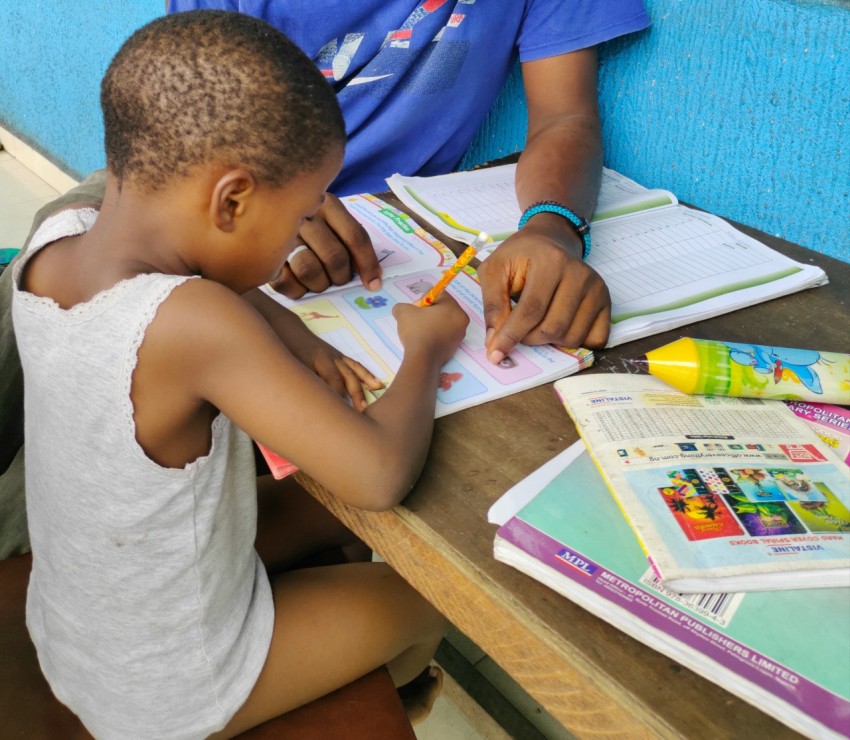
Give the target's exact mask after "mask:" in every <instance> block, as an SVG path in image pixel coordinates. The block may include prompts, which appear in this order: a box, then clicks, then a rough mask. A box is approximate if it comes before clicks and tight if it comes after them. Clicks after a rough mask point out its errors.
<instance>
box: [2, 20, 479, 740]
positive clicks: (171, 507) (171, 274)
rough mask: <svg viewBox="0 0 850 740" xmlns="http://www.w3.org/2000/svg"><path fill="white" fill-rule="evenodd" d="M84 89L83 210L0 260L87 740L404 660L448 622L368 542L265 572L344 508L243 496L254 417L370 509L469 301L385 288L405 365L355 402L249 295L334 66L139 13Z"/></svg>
mask: <svg viewBox="0 0 850 740" xmlns="http://www.w3.org/2000/svg"><path fill="white" fill-rule="evenodd" d="M101 102H102V106H103V110H104V121H105V132H106V158H107V168H108V183H107V192H106V198H105V200H104V203H103V207H102V210H101V211H100V213H99V214H97V213H96V212H94V211H91V210H72V211H64V212H61V213H59V214H57V215H56V216H55V217H53V218H51V219H50V220H48V221H47V222H45V224H44V225H43V226H42V228H41V229H40V231H39V233H38V234H37V235H36V237H35V238H34V240H33V242H32V247H31V249H30V250H29V252H28V255H27V258H26V259H25V260H21V261H20V262H19V264H18V265H17V267H16V272H15V273H14V279H15V286H16V288H15V295H14V301H13V312H14V313H13V315H14V321H15V330H16V335H17V339H18V342H19V346H20V352H21V357H22V362H23V367H24V374H25V383H26V400H25V412H26V417H25V418H26V437H27V440H28V444H27V460H26V470H27V506H28V515H29V526H30V534H31V538H32V549H33V569H32V575H31V579H30V586H29V592H28V597H27V624H28V627H29V630H30V633H31V635H32V639H33V642H34V643H35V645H36V648H37V650H38V657H39V661H40V664H41V667H42V670H43V672H44V675H45V676H46V677H47V680H48V681H49V682H50V685H51V687H52V689H53V691H54V692H55V694H56V696H57V697H58V698H59V699H60V700H61V701H63V702H64V703H66V704H67V705H68V706H69V707H70V708H71V709H72V710H73V711H74V712H76V713H77V714H78V715H79V716H80V718H81V719H82V721H83V722H84V724H85V725H86V727H87V728H88V729H89V730H90V731H91V732H92V733H93V734H94V735H96V736H97V737H103V738H109V737H120V738H128V737H144V738H155V737H175V738H176V737H180V738H188V737H193V738H194V737H205V736H207V735H209V734H211V733H215V732H219V731H220V732H221V735H222V736H230V735H233V734H236V733H238V732H241V731H243V730H245V729H247V728H249V727H252V726H254V725H257V724H259V723H261V722H263V721H265V720H267V719H269V718H271V717H274V716H276V715H278V714H280V713H282V712H284V711H287V710H289V709H292V708H294V707H296V706H298V705H301V704H304V703H306V702H308V701H310V700H312V699H314V698H317V697H319V696H321V695H324V694H326V693H328V692H330V691H331V690H333V689H335V688H337V687H339V686H342V685H344V684H346V683H348V682H350V681H352V680H354V679H355V678H357V677H359V676H361V675H363V674H365V673H367V672H368V671H370V670H372V669H374V668H375V667H378V666H380V665H383V664H386V665H387V666H388V668H389V671H390V673H391V675H392V677H393V679H394V681H395V682H396V685H399V686H402V685H404V684H406V683H408V682H410V681H411V680H412V679H414V678H415V677H416V676H418V675H420V674H421V673H422V672H423V669H425V668H426V666H427V665H428V662H429V660H430V658H431V657H432V655H433V653H434V650H435V648H436V646H437V643H438V642H439V640H440V638H441V635H442V633H443V630H444V628H445V623H444V620H443V619H442V617H441V616H440V615H439V614H438V613H437V612H436V611H434V610H433V609H432V608H431V607H430V606H429V605H428V604H427V602H426V601H425V600H424V599H422V598H421V597H420V596H419V595H418V594H416V592H415V591H414V590H413V589H411V588H410V587H409V586H408V585H407V584H406V583H405V582H404V581H403V580H402V579H400V578H399V577H398V576H397V575H396V574H395V573H394V572H393V571H392V570H391V569H389V568H388V567H387V566H386V565H384V564H380V563H363V562H360V563H348V564H345V565H337V566H326V567H315V568H306V569H300V570H290V571H284V572H282V573H281V574H280V575H276V576H274V577H272V579H271V581H270V579H269V576H268V575H267V571H272V569H273V568H277V567H279V566H281V565H283V566H287V565H291V564H292V563H294V562H297V561H298V560H299V559H301V558H303V557H304V556H307V555H310V554H312V553H314V552H316V551H319V550H321V549H322V548H324V547H326V546H340V545H345V544H346V542H347V540H346V531H344V530H343V529H342V527H341V525H339V524H337V523H336V522H335V520H333V518H332V517H330V516H329V515H327V514H326V513H325V511H324V509H322V507H320V506H319V505H318V504H316V503H314V502H313V501H312V499H310V497H309V496H307V494H306V493H305V492H304V491H303V490H301V489H300V488H298V487H297V486H295V484H293V483H287V482H284V485H285V490H281V489H279V488H278V489H277V490H272V489H271V486H270V484H269V482H268V481H266V482H264V483H263V484H261V487H260V488H261V490H260V494H259V495H260V502H261V504H260V516H259V518H258V503H257V502H258V491H257V482H256V478H255V469H254V461H253V454H252V447H251V442H250V438H254V439H256V440H258V441H260V442H262V443H264V444H265V445H267V446H269V447H270V448H272V449H274V450H276V451H279V452H280V453H281V454H284V455H285V456H286V457H287V458H289V459H290V460H292V461H293V462H294V463H295V464H297V465H298V466H299V467H300V468H301V469H302V470H304V471H305V472H306V473H307V474H309V475H310V476H312V477H313V478H314V479H315V480H317V481H318V482H320V483H321V484H322V485H324V486H326V487H327V488H328V489H330V490H332V491H333V492H334V493H335V495H337V496H338V497H339V498H340V499H341V500H342V501H344V502H346V503H348V504H351V505H353V506H357V507H362V508H366V509H374V510H381V509H387V508H389V507H391V506H393V505H394V504H396V503H398V502H399V501H400V500H401V499H402V498H403V497H404V496H405V495H406V493H407V492H408V491H409V490H410V488H411V486H412V485H413V483H414V482H415V480H416V478H417V476H418V474H419V472H420V470H421V467H422V465H423V463H424V460H425V457H426V454H427V451H428V445H429V442H430V437H431V432H432V427H433V410H434V403H435V396H436V387H437V380H438V375H439V370H440V367H441V366H442V365H443V364H444V363H445V362H446V361H447V360H448V358H449V357H450V356H451V355H452V353H453V351H454V350H455V348H456V347H457V345H458V344H459V342H460V340H461V339H462V337H463V335H464V332H465V328H466V324H467V317H466V315H465V314H464V313H463V311H462V310H461V309H460V308H459V307H458V305H457V304H456V303H455V302H454V301H452V300H451V299H450V298H449V297H444V298H442V299H441V300H440V301H438V302H437V303H436V304H435V305H434V306H432V307H430V308H427V309H420V308H416V307H414V306H412V305H400V306H397V307H396V309H395V317H396V319H397V321H398V333H399V337H400V340H401V342H402V344H403V346H404V361H403V363H402V365H401V369H400V370H399V372H398V375H397V376H396V378H395V380H394V382H393V384H392V386H391V387H390V388H389V389H388V390H387V391H386V393H384V394H383V397H382V398H381V399H380V400H379V401H378V402H376V403H375V404H373V405H372V406H370V407H368V408H365V403H364V401H363V394H362V390H361V387H360V384H361V381H362V382H365V383H367V384H374V382H375V381H374V378H372V376H371V375H370V374H369V373H368V372H366V371H365V369H364V368H362V367H361V366H358V365H357V364H356V363H353V362H352V361H350V360H348V359H347V358H343V357H341V356H340V355H339V354H338V353H335V352H333V351H332V350H330V349H329V348H328V347H327V346H326V345H324V344H323V343H321V342H319V340H316V339H314V338H312V335H310V334H309V332H308V331H307V330H306V329H304V328H303V326H302V325H301V324H300V322H299V321H298V320H297V318H296V317H294V316H293V315H292V314H290V313H288V312H286V311H285V310H284V309H282V308H281V307H280V306H278V304H277V303H275V302H274V301H272V300H271V299H268V298H267V297H265V296H263V295H262V294H260V293H259V292H258V291H256V290H255V289H256V288H257V287H258V286H260V285H262V284H264V283H265V282H267V281H269V280H272V279H273V278H275V277H276V276H277V275H278V273H279V272H280V270H281V269H282V266H283V264H284V261H285V259H286V257H287V255H288V253H289V252H290V251H291V250H292V249H293V247H294V246H295V245H294V239H295V235H296V234H297V232H298V228H299V225H300V224H301V222H302V221H303V219H305V218H310V216H311V215H312V214H313V213H315V212H316V210H317V209H318V208H319V206H320V204H321V202H322V198H323V196H324V193H325V189H326V188H327V186H328V184H329V183H330V182H331V180H333V178H334V177H335V175H336V174H337V172H338V171H339V169H340V166H341V163H342V156H343V147H344V137H345V132H344V127H343V122H342V117H341V115H340V112H339V108H338V106H337V104H336V100H335V98H334V95H333V92H332V90H331V88H330V86H329V85H328V84H327V83H326V82H325V80H324V79H323V77H322V75H321V74H320V73H319V72H318V71H317V70H316V68H315V67H314V66H313V64H312V63H311V62H310V60H309V59H308V58H307V57H305V56H304V55H303V54H302V53H301V52H300V51H299V50H298V49H297V47H295V46H294V45H293V44H292V43H291V42H289V41H288V40H287V39H286V38H285V37H284V36H283V35H282V34H280V33H279V32H278V31H276V30H274V29H272V28H271V27H270V26H268V25H266V24H265V23H264V22H262V21H259V20H256V19H253V18H250V17H247V16H244V15H240V14H238V13H229V12H218V11H198V12H192V13H185V14H179V15H172V16H167V17H165V18H160V19H158V20H156V21H154V22H152V23H151V24H149V25H147V26H145V27H144V28H142V29H140V30H139V31H137V32H136V33H135V34H134V35H133V36H132V37H131V38H130V39H129V40H128V41H127V42H126V43H125V44H124V46H123V47H122V48H121V50H120V51H119V52H118V54H117V55H116V57H115V59H114V60H113V61H112V63H111V65H110V67H109V69H108V71H107V73H106V76H105V78H104V80H103V84H102V88H101ZM317 375H319V376H320V377H317ZM323 380H324V381H326V382H323ZM340 395H350V396H351V399H352V400H353V402H354V405H355V406H356V407H357V408H356V409H355V408H352V407H351V405H350V404H348V403H346V402H345V401H344V400H343V399H341V398H340ZM361 412H362V413H361ZM266 504H268V513H269V514H270V516H268V517H266V516H265V513H266V512H265V511H264V507H265V505H266ZM272 514H274V515H273V516H272ZM348 534H349V535H350V533H348ZM349 539H350V538H349ZM255 548H256V549H255Z"/></svg>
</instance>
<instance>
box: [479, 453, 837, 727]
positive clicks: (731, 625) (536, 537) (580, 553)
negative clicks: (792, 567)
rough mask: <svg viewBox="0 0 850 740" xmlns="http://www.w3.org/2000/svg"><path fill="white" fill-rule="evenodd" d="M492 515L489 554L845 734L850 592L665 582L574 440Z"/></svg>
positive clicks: (740, 686) (716, 674)
mask: <svg viewBox="0 0 850 740" xmlns="http://www.w3.org/2000/svg"><path fill="white" fill-rule="evenodd" d="M490 521H491V522H494V523H497V524H500V525H501V526H500V528H499V529H498V531H497V533H496V537H495V543H494V554H495V557H496V559H497V560H500V561H502V562H504V563H507V564H509V565H511V566H513V567H515V568H517V569H518V570H520V571H522V572H523V573H526V574H527V575H529V576H531V577H532V578H534V579H536V580H538V581H540V582H541V583H544V584H546V585H547V586H549V587H550V588H552V589H554V590H555V591H557V592H558V593H560V594H561V595H563V596H565V597H567V598H568V599H570V600H571V601H574V602H575V603H576V604H578V605H579V606H581V607H583V608H584V609H586V610H588V611H589V612H591V613H592V614H594V615H596V616H597V617H599V618H600V619H603V620H605V621H606V622H609V623H610V624H612V625H614V626H615V627H617V628H618V629H620V630H622V631H623V632H625V633H626V634H628V635H630V636H631V637H633V638H635V639H636V640H639V641H640V642H642V643H644V644H646V645H648V646H649V647H651V648H653V649H655V650H657V651H659V652H661V653H663V654H664V655H666V656H668V657H669V658H671V659H673V660H676V661H677V662H679V663H681V664H682V665H684V666H686V667H687V668H689V669H691V670H692V671H694V672H695V673H697V674H699V675H701V676H703V677H704V678H706V679H707V680H709V681H713V682H714V683H716V684H719V685H720V686H722V687H723V688H725V689H726V690H728V691H730V692H732V693H733V694H735V695H736V696H739V697H741V698H742V699H744V700H745V701H747V702H749V703H750V704H752V705H754V706H755V707H757V708H758V709H760V710H761V711H763V712H765V713H768V714H770V715H771V716H773V717H775V718H776V719H777V720H779V721H781V722H783V723H785V724H786V725H788V726H789V727H791V728H793V729H794V730H796V731H798V732H800V733H803V734H804V735H806V736H808V737H812V738H837V737H846V733H847V732H848V729H850V629H848V627H847V625H848V624H850V589H839V588H830V589H814V590H805V591H801V590H786V591H764V592H753V593H706V594H680V593H676V592H673V591H670V590H668V589H666V588H665V587H664V586H663V585H661V583H659V581H658V579H657V577H656V576H655V574H654V573H653V572H652V570H651V569H650V568H649V567H648V564H647V561H646V558H645V556H644V555H643V552H642V550H641V547H640V544H639V543H638V541H637V539H636V537H635V535H634V532H633V531H632V529H631V528H630V526H629V524H628V522H627V521H626V519H625V518H624V516H623V514H622V512H621V511H620V509H619V508H618V507H617V504H616V502H615V501H614V499H613V498H612V497H611V495H610V494H609V492H608V489H607V487H606V485H605V482H604V481H603V480H602V478H601V476H600V475H599V472H598V470H597V469H596V467H595V464H594V463H593V461H592V459H591V457H590V455H588V454H587V452H586V451H585V450H584V446H583V444H582V443H581V442H578V443H577V444H576V445H573V447H572V448H570V449H568V450H566V451H565V452H564V453H562V454H561V455H559V456H558V457H556V458H555V459H554V460H552V461H551V462H550V463H548V464H547V465H546V466H544V467H543V468H541V469H540V470H539V471H537V472H536V473H534V474H532V475H531V476H529V477H528V478H527V479H526V480H524V481H522V482H520V483H519V484H517V486H515V487H514V488H513V489H511V491H509V492H508V493H507V494H506V495H505V496H504V497H503V498H502V499H500V500H499V501H498V502H497V503H496V504H495V505H494V506H493V508H492V509H491V511H490ZM682 700H683V701H686V700H687V698H686V697H682Z"/></svg>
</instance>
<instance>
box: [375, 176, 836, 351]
mask: <svg viewBox="0 0 850 740" xmlns="http://www.w3.org/2000/svg"><path fill="white" fill-rule="evenodd" d="M515 170H516V165H513V164H511V165H502V166H500V167H491V168H483V169H480V170H473V171H470V172H456V173H453V174H450V175H440V176H437V177H403V176H401V175H393V176H392V177H391V178H389V179H388V180H387V183H388V184H389V186H390V187H391V188H392V191H393V193H395V195H396V196H397V197H398V198H399V200H401V201H402V203H404V204H405V205H406V206H407V207H408V208H410V209H411V211H412V212H413V213H415V214H416V215H417V216H418V217H420V218H421V219H423V220H424V221H426V222H427V223H429V224H431V225H432V226H433V227H434V228H436V229H438V230H440V231H441V232H443V233H444V234H446V235H448V236H451V237H453V238H455V239H458V240H459V241H463V242H467V243H469V242H471V241H472V239H473V238H474V236H475V235H476V234H477V233H478V232H479V231H486V232H487V233H489V234H490V235H491V236H493V238H494V240H496V242H497V243H498V242H501V241H503V240H504V239H507V237H509V236H510V235H511V234H513V233H514V232H515V231H516V225H517V223H518V221H519V219H520V216H521V213H520V209H519V206H518V205H517V200H516V193H515V190H514V172H515ZM591 223H592V228H591V237H592V241H593V248H592V250H591V254H590V257H589V259H588V263H589V264H590V265H592V266H593V268H594V269H595V270H596V271H597V272H598V273H599V274H600V275H601V276H602V277H603V278H604V280H605V282H606V284H607V285H608V290H609V292H610V294H611V303H612V312H611V324H612V326H611V334H610V338H609V340H608V346H609V347H614V346H616V345H618V344H622V343H623V342H627V341H630V340H632V339H638V338H640V337H644V336H648V335H650V334H656V333H658V332H662V331H667V330H668V329H674V328H676V327H678V326H684V325H685V324H689V323H692V322H694V321H699V320H702V319H707V318H710V317H712V316H717V315H718V314H722V313H727V312H729V311H734V310H736V309H739V308H743V307H745V306H750V305H753V304H755V303H760V302H762V301H766V300H769V299H771V298H776V297H778V296H781V295H786V294H788V293H794V292H796V291H798V290H803V289H805V288H811V287H813V286H816V285H823V284H824V283H826V282H827V277H826V274H825V273H824V272H823V270H821V269H820V268H819V267H815V266H814V265H806V264H802V263H799V262H795V261H794V260H792V259H789V258H788V257H785V256H784V255H782V254H780V253H779V252H777V251H775V250H773V249H770V248H769V247H767V246H765V245H764V244H762V243H761V242H758V241H756V240H755V239H752V238H751V237H749V236H747V235H746V234H744V233H742V232H741V231H739V230H737V229H735V228H734V227H732V226H731V225H729V224H728V223H727V222H726V221H724V220H723V219H720V218H718V217H716V216H713V215H711V214H708V213H703V212H701V211H697V210H694V209H692V208H687V207H685V206H681V205H679V202H678V200H677V199H676V196H675V195H673V193H671V192H668V191H666V190H650V189H647V188H645V187H643V186H642V185H639V184H638V183H636V182H634V181H633V180H630V179H628V178H627V177H624V176H623V175H621V174H619V173H617V172H615V171H613V170H610V169H604V170H603V173H602V187H601V189H600V191H599V198H598V201H597V206H596V211H595V213H594V214H593V218H592V221H591Z"/></svg>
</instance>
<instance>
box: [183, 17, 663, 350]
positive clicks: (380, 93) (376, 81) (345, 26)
mask: <svg viewBox="0 0 850 740" xmlns="http://www.w3.org/2000/svg"><path fill="white" fill-rule="evenodd" d="M195 8H217V9H224V10H234V11H240V12H243V13H247V14H249V15H254V16H257V17H260V18H262V19H263V20H265V21H267V22H268V23H270V24H271V25H273V26H275V27H276V28H278V29H280V30H281V31H283V32H284V33H285V34H286V35H287V36H289V38H291V39H292V40H293V41H294V42H295V43H296V44H298V46H300V47H301V49H302V51H304V52H305V53H306V54H307V56H309V57H310V58H311V59H313V61H314V62H315V63H316V64H317V65H318V67H319V68H320V69H321V71H322V73H323V74H324V75H325V77H326V79H327V80H328V81H329V82H330V83H331V84H332V85H333V87H334V89H335V90H336V92H337V97H338V99H339V102H340V105H341V106H342V109H343V115H344V116H345V120H346V127H347V134H348V144H347V148H346V158H345V164H344V168H343V171H342V173H341V174H340V176H339V177H338V178H337V179H336V181H335V182H334V183H333V184H332V186H331V192H334V193H336V194H337V195H347V194H350V193H357V192H379V191H381V190H385V189H386V183H385V181H384V180H385V178H386V177H389V176H390V175H392V174H393V173H395V172H400V173H402V174H405V175H435V174H443V173H445V172H450V171H452V170H453V169H454V168H455V167H456V166H457V164H458V163H459V162H460V160H461V158H462V157H463V154H464V152H465V151H466V149H467V147H468V146H469V143H470V142H471V140H472V138H473V136H474V135H475V133H476V131H477V130H478V128H479V126H480V125H481V123H482V121H483V120H484V118H485V117H486V115H487V113H488V111H489V110H490V108H491V107H492V104H493V102H494V101H495V99H496V97H497V96H498V94H499V92H500V91H501V89H502V87H503V85H504V82H505V80H506V79H507V77H508V75H509V74H510V72H511V70H512V68H513V66H514V64H515V61H516V59H517V56H518V57H519V60H520V62H521V64H522V76H523V83H524V86H525V93H526V99H527V103H528V119H529V122H528V137H527V143H526V146H525V149H524V150H523V152H522V155H521V156H520V159H519V164H518V166H517V176H516V191H517V198H518V200H519V205H520V207H521V208H522V209H523V211H525V210H526V209H528V208H529V207H530V206H532V205H534V204H536V203H540V202H547V203H555V204H560V206H563V207H564V208H566V209H568V210H569V211H571V212H572V213H574V214H575V215H577V216H578V217H580V218H581V219H588V220H589V218H590V216H591V214H592V212H593V209H594V206H595V203H596V196H597V194H598V191H599V178H600V172H601V166H602V144H601V133H600V128H601V127H600V121H599V113H598V106H597V87H596V77H597V55H596V50H595V45H597V44H599V43H601V42H603V41H607V40H609V39H611V38H614V37H616V36H620V35H622V34H624V33H628V32H631V31H635V30H638V29H641V28H644V27H645V26H646V25H647V24H648V19H647V16H646V13H645V11H644V8H643V4H642V2H641V0H607V1H606V2H600V0H577V1H575V2H570V3H564V2H561V1H560V0H525V2H520V1H519V0H487V1H484V0H478V1H477V2H476V0H389V2H388V1H387V0H361V1H360V2H356V3H352V2H348V1H347V0H319V2H316V0H296V1H295V2H293V1H292V0H285V1H284V0H267V1H266V2H256V1H254V0H171V2H170V3H169V8H168V10H169V12H180V11H183V10H190V9H195ZM559 210H560V209H558V208H550V207H548V206H547V207H544V209H543V210H542V211H541V212H540V213H538V214H537V215H535V216H533V217H532V218H530V219H529V220H528V222H527V223H526V225H525V226H524V228H522V229H521V230H520V231H518V232H517V233H516V234H515V235H514V236H512V237H511V238H509V239H507V240H506V241H505V242H504V243H503V244H502V245H501V246H500V247H499V248H498V249H497V250H496V252H495V253H494V254H493V255H492V256H491V257H489V258H488V259H487V261H486V262H484V263H483V265H482V269H481V270H480V276H481V286H482V292H483V298H484V315H485V323H486V326H487V330H488V332H487V350H488V356H489V358H490V360H491V361H492V362H499V361H500V360H501V359H502V358H503V357H504V356H505V355H507V354H508V353H510V351H511V350H512V349H513V347H514V345H515V344H516V343H517V342H520V341H522V342H525V343H528V344H543V343H549V342H555V343H558V344H564V345H568V346H578V345H580V344H583V345H586V346H589V347H602V346H604V344H605V342H606V340H607V338H608V328H609V323H610V299H609V296H608V291H607V289H606V287H605V284H604V282H603V280H602V279H601V278H600V277H599V275H598V274H597V273H596V272H595V271H594V270H593V269H592V268H591V267H590V266H588V265H587V264H586V263H584V262H583V261H582V252H583V243H582V238H581V237H580V235H579V234H578V233H577V230H576V228H575V227H574V225H573V224H572V223H571V221H570V220H568V219H567V218H566V217H564V216H563V215H560V214H559V213H558V211H559ZM301 237H302V240H303V242H304V243H305V244H306V245H307V246H309V248H310V249H309V250H299V252H298V254H297V255H295V256H294V257H293V258H292V261H291V263H290V264H289V266H288V267H287V268H285V269H284V272H283V274H282V276H281V278H280V279H279V280H278V281H277V282H276V284H275V285H276V287H277V288H278V290H280V291H281V292H283V293H285V294H286V295H289V296H290V297H298V296H300V295H302V294H303V293H304V292H305V291H306V290H307V289H310V290H314V291H321V290H324V289H325V288H327V287H328V286H329V285H330V284H332V283H333V284H341V283H344V282H346V281H347V280H349V279H350V277H351V271H352V267H354V269H356V271H357V272H358V273H359V274H360V277H361V279H362V281H363V284H364V285H365V286H367V287H373V288H377V287H379V286H380V283H379V279H380V266H379V265H378V263H377V261H376V258H375V253H374V250H372V249H371V245H370V244H369V242H368V237H366V235H365V234H364V233H363V232H362V230H361V229H359V228H357V226H356V224H353V223H352V219H351V218H350V217H349V216H348V214H347V212H346V211H345V210H344V209H343V208H342V206H341V205H340V204H339V203H338V201H336V200H334V199H328V201H327V203H326V205H325V206H324V208H323V209H322V212H321V213H320V214H319V216H318V217H317V218H314V219H312V220H311V221H310V222H309V223H308V224H307V225H306V226H305V227H304V229H303V230H302V232H301ZM511 295H518V302H517V304H516V307H515V308H514V309H513V310H511V303H510V296H511Z"/></svg>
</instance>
